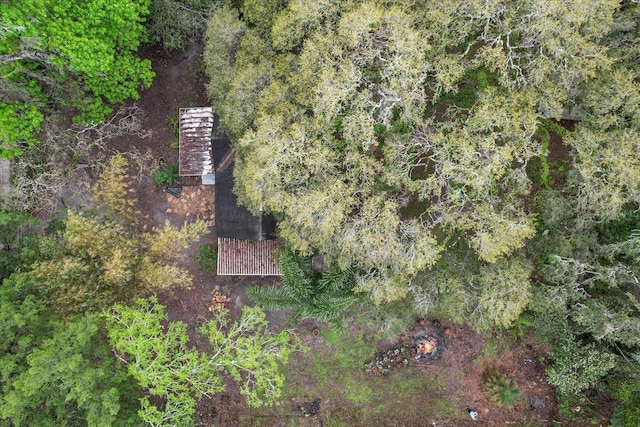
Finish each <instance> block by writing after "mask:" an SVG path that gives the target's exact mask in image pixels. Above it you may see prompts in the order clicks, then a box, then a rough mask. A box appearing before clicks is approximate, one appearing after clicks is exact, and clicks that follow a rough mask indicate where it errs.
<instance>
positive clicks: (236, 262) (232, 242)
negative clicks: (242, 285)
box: [217, 238, 281, 276]
mask: <svg viewBox="0 0 640 427" xmlns="http://www.w3.org/2000/svg"><path fill="white" fill-rule="evenodd" d="M279 248H280V242H278V241H277V240H260V241H257V242H253V241H250V240H239V239H224V238H218V268H217V274H218V275H220V276H280V275H281V273H280V270H279V269H278V265H277V263H276V259H275V253H276V252H277V250H278V249H279Z"/></svg>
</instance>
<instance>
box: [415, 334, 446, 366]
mask: <svg viewBox="0 0 640 427" xmlns="http://www.w3.org/2000/svg"><path fill="white" fill-rule="evenodd" d="M441 341H442V340H441V339H438V337H436V336H434V335H433V334H430V335H427V336H417V337H415V338H414V339H413V342H414V347H415V349H416V356H415V358H416V360H420V359H425V360H438V359H440V357H441V356H442V347H443V346H442V345H441Z"/></svg>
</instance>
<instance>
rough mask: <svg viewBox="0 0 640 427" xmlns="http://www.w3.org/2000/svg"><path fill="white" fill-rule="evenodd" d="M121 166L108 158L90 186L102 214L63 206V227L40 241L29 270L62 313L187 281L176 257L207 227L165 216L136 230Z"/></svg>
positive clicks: (131, 197) (97, 306)
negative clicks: (39, 257)
mask: <svg viewBox="0 0 640 427" xmlns="http://www.w3.org/2000/svg"><path fill="white" fill-rule="evenodd" d="M126 166H127V162H126V160H125V159H124V158H123V157H121V156H114V157H112V158H111V159H110V162H109V165H108V167H107V168H106V169H105V171H104V172H103V174H102V175H101V176H100V178H99V179H98V182H97V183H96V185H95V186H94V194H95V198H96V199H97V201H98V202H100V203H101V205H102V206H103V207H104V213H103V215H98V216H93V217H91V216H87V215H82V214H81V213H77V212H73V211H69V212H68V213H67V219H66V220H65V221H64V230H63V231H62V233H60V235H59V236H52V237H50V238H49V239H45V240H44V241H43V245H42V248H43V251H44V255H45V257H44V259H42V260H39V261H38V262H37V263H35V264H34V265H33V266H32V268H31V271H30V272H29V275H30V276H31V277H32V278H33V279H35V280H36V281H38V282H39V283H40V284H41V285H42V286H44V287H46V288H47V289H48V290H49V291H50V293H51V298H53V299H54V300H55V301H56V306H57V307H58V308H59V310H61V312H63V313H65V314H67V315H69V314H76V313H84V312H89V311H90V312H95V311H101V310H102V309H104V308H105V307H109V306H111V305H112V304H114V303H116V302H120V303H125V302H127V301H132V300H134V299H135V298H136V297H137V296H140V295H141V294H142V293H144V292H148V291H150V290H153V289H163V288H168V287H170V286H190V285H191V284H192V278H191V276H190V274H189V273H188V271H187V270H186V269H185V268H184V267H183V266H181V262H182V260H183V257H184V253H185V249H187V248H188V246H189V244H190V243H191V242H193V241H196V240H198V239H199V238H200V237H202V235H203V234H204V233H205V232H206V231H207V227H206V224H205V223H204V222H203V221H196V222H193V223H187V224H184V225H183V226H182V227H181V228H179V229H178V228H176V227H173V226H172V225H170V224H169V223H168V222H167V223H166V224H165V225H164V227H154V228H153V229H152V230H149V231H145V232H142V233H138V232H136V231H134V230H132V228H131V227H130V225H131V224H135V223H136V211H135V201H136V199H135V195H134V194H132V193H131V191H132V190H131V188H130V187H129V185H128V183H127V180H128V175H127V167H126ZM123 194H125V195H126V196H127V197H123Z"/></svg>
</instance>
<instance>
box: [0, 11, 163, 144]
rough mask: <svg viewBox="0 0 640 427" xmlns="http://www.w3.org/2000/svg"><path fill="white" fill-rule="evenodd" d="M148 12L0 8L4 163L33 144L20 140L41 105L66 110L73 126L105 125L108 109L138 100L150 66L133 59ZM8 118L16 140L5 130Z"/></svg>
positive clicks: (142, 38) (25, 138)
mask: <svg viewBox="0 0 640 427" xmlns="http://www.w3.org/2000/svg"><path fill="white" fill-rule="evenodd" d="M148 5H149V1H148V0H136V1H128V0H127V1H116V2H113V1H105V0H92V1H88V2H81V1H45V0H29V1H26V2H19V3H16V2H2V3H1V4H0V16H2V20H1V21H0V79H1V81H2V85H1V88H2V94H3V99H2V103H1V105H2V107H1V110H0V111H2V112H3V114H2V116H3V120H2V122H0V124H2V125H3V130H2V131H1V132H0V136H2V138H3V140H2V147H3V148H2V150H3V155H7V153H9V154H11V155H15V154H19V151H20V148H21V147H20V145H19V144H21V143H23V142H27V143H28V142H29V141H31V138H33V136H25V135H22V134H21V133H20V132H22V133H27V132H31V131H34V130H37V125H38V122H39V121H41V120H42V118H41V115H40V114H42V113H43V112H44V111H45V110H44V106H45V105H46V106H54V107H63V106H67V105H71V106H73V107H76V108H78V110H79V116H78V118H80V119H81V120H84V121H87V122H90V121H101V120H102V119H104V117H105V116H106V115H107V114H108V113H109V112H110V111H111V110H110V107H109V105H113V104H117V103H120V102H122V101H124V100H126V99H128V98H134V99H137V98H138V91H139V90H140V89H141V88H145V87H148V86H149V85H150V84H151V79H152V78H153V75H154V74H153V72H152V71H151V63H150V61H148V60H142V59H140V58H138V57H137V56H136V54H135V52H136V51H137V50H138V48H139V46H140V43H141V42H143V41H145V40H146V37H147V36H146V31H145V28H144V26H143V23H144V20H145V17H146V16H147V14H148ZM34 105H35V106H37V107H38V111H39V113H38V111H36V110H35V109H34V108H33V106H34ZM40 107H42V108H40ZM10 110H13V111H14V113H13V118H12V120H13V121H14V122H17V123H19V126H17V127H16V128H15V129H18V130H20V132H17V131H16V130H15V129H14V130H12V129H11V128H7V129H4V126H5V125H7V124H8V122H7V120H8V118H7V117H9V116H8V115H7V114H6V112H7V111H10ZM16 144H18V145H16Z"/></svg>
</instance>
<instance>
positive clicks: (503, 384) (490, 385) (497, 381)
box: [482, 368, 521, 408]
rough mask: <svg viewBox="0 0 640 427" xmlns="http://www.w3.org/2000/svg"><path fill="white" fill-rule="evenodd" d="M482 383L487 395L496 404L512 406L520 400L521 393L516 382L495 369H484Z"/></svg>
mask: <svg viewBox="0 0 640 427" xmlns="http://www.w3.org/2000/svg"><path fill="white" fill-rule="evenodd" d="M482 385H483V386H484V388H485V389H486V392H487V397H488V398H489V399H490V400H491V401H493V402H494V403H496V404H498V405H501V406H506V407H507V408H513V405H514V404H515V403H516V402H517V401H518V400H520V397H521V394H520V390H519V389H518V385H517V384H516V382H515V381H514V380H513V378H511V377H510V376H508V375H506V374H503V373H501V372H500V371H498V370H497V369H494V368H491V369H487V370H486V371H485V373H484V375H483V379H482Z"/></svg>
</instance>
